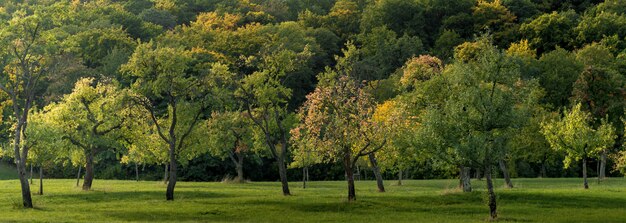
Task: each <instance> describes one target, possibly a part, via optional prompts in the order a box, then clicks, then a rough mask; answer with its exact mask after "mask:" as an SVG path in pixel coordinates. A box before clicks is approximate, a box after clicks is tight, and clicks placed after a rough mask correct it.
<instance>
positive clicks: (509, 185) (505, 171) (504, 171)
mask: <svg viewBox="0 0 626 223" xmlns="http://www.w3.org/2000/svg"><path fill="white" fill-rule="evenodd" d="M498 164H500V170H502V176H503V177H504V181H505V182H506V188H513V182H511V177H510V176H509V170H508V169H507V168H506V163H504V160H499V161H498Z"/></svg>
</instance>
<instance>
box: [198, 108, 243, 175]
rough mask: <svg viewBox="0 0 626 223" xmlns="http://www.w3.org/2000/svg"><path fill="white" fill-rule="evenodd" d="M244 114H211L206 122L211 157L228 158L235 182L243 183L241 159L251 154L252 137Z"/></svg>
mask: <svg viewBox="0 0 626 223" xmlns="http://www.w3.org/2000/svg"><path fill="white" fill-rule="evenodd" d="M244 114H245V113H243V112H239V111H234V112H224V113H213V114H211V118H210V119H209V120H208V122H207V125H208V130H209V131H208V143H209V144H208V146H209V153H210V154H211V155H212V156H215V157H219V158H222V159H226V158H229V159H230V160H231V161H232V162H233V164H234V165H235V168H236V172H237V177H236V178H235V180H236V181H237V182H240V183H243V182H245V179H244V176H243V159H244V157H246V155H248V154H250V152H252V146H253V142H252V140H253V136H252V134H253V133H252V129H251V128H250V125H251V123H249V122H250V120H249V119H248V118H247V117H245V116H244Z"/></svg>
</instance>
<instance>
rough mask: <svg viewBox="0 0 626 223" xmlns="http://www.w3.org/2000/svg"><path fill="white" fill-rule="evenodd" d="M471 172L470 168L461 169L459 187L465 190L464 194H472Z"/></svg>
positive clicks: (462, 167)
mask: <svg viewBox="0 0 626 223" xmlns="http://www.w3.org/2000/svg"><path fill="white" fill-rule="evenodd" d="M470 170H471V168H469V167H465V166H461V167H459V187H461V189H463V192H472V182H471V176H470Z"/></svg>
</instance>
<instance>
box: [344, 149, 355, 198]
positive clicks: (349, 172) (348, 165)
mask: <svg viewBox="0 0 626 223" xmlns="http://www.w3.org/2000/svg"><path fill="white" fill-rule="evenodd" d="M350 158H351V157H350V154H346V155H345V157H344V160H343V163H344V169H345V172H346V181H348V201H356V191H355V189H354V170H353V165H352V162H351V160H350Z"/></svg>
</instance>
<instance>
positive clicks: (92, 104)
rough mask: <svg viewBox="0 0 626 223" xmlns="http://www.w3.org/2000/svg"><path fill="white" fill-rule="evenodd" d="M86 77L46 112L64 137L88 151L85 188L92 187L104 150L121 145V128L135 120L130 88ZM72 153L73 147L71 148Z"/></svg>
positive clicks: (81, 150) (77, 148)
mask: <svg viewBox="0 0 626 223" xmlns="http://www.w3.org/2000/svg"><path fill="white" fill-rule="evenodd" d="M110 81H111V80H107V79H103V80H100V81H96V80H95V79H94V78H83V79H80V80H78V81H77V82H76V84H75V87H74V91H73V92H72V93H71V94H68V95H66V96H65V97H63V99H62V100H61V101H60V102H59V103H53V104H50V105H48V106H47V107H46V108H45V114H44V115H45V116H46V118H47V119H50V120H51V121H52V122H53V124H54V126H55V127H56V128H58V131H59V132H60V135H61V137H62V139H64V140H67V142H68V143H69V144H71V145H73V146H67V147H66V148H64V149H70V150H71V149H76V150H78V151H80V152H81V153H83V154H84V158H85V180H84V181H83V190H90V189H91V185H92V183H93V178H94V162H95V159H96V157H97V156H98V155H99V154H101V153H102V152H104V151H107V150H110V149H116V148H117V149H119V148H120V144H119V143H118V141H117V138H118V137H119V134H120V133H119V130H120V129H121V128H123V127H124V126H125V125H126V124H127V122H129V121H131V119H132V116H131V114H129V110H127V109H125V108H126V107H127V104H128V103H127V102H128V100H127V98H126V97H127V94H126V91H123V90H119V89H118V88H117V86H116V84H115V83H114V82H110ZM68 153H71V151H68Z"/></svg>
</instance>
